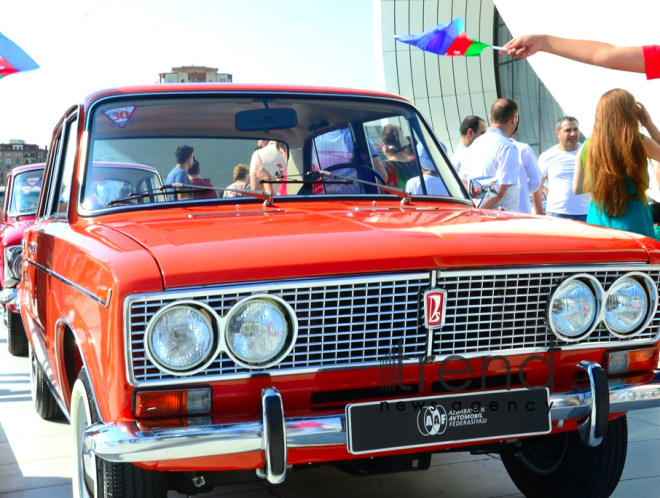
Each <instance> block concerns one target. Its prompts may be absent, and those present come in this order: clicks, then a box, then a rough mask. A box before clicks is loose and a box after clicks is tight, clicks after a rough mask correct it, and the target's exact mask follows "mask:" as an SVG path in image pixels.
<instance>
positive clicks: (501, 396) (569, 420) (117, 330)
mask: <svg viewBox="0 0 660 498" xmlns="http://www.w3.org/2000/svg"><path fill="white" fill-rule="evenodd" d="M385 126H390V127H394V128H389V130H390V132H391V133H393V134H394V135H396V136H397V137H398V138H397V140H398V146H399V148H400V149H401V151H403V152H405V155H404V156H403V157H404V158H405V160H401V161H400V160H397V161H387V160H384V159H379V158H378V154H377V153H376V145H377V144H378V143H379V138H378V137H379V136H380V131H381V130H382V129H383V127H385ZM392 130H394V131H392ZM105 161H121V162H122V163H124V164H142V165H149V166H151V167H153V168H156V169H157V171H158V172H159V173H160V175H161V176H162V177H163V178H166V177H167V178H168V180H166V181H165V185H157V184H155V183H153V182H150V181H146V182H144V181H140V180H136V181H131V180H127V181H125V182H122V183H121V184H120V185H116V186H117V187H118V189H117V191H116V192H114V193H113V195H112V198H109V197H108V196H106V193H105V191H104V190H103V189H102V191H101V193H99V190H98V180H99V175H100V172H99V170H98V164H100V163H102V162H105ZM195 162H197V163H198V164H197V165H195ZM384 163H387V164H384ZM241 165H247V166H241ZM193 166H194V168H193V170H191V169H190V168H191V167H193ZM246 170H247V171H246ZM392 170H395V171H396V172H397V179H398V180H397V181H398V183H400V184H401V185H405V189H399V188H395V187H392V186H387V185H384V179H383V176H385V175H387V172H389V171H392ZM248 172H249V173H248ZM186 173H190V174H191V175H192V176H193V178H192V179H191V178H190V177H189V176H188V175H187V174H186ZM201 178H204V180H201ZM44 186H45V190H44V195H43V196H42V198H41V200H40V203H39V208H38V213H37V222H36V223H35V225H34V226H33V227H31V228H30V229H29V230H28V231H27V232H26V241H25V243H24V244H25V246H24V251H23V265H22V281H21V283H20V285H19V290H18V296H17V300H18V303H19V304H20V310H21V314H22V316H23V322H24V323H25V326H26V330H27V332H28V337H29V342H30V354H31V366H32V368H31V372H32V376H31V378H32V382H33V389H32V391H33V395H34V402H35V407H36V409H37V411H38V412H39V414H40V415H41V416H42V417H44V418H54V417H57V416H59V415H60V411H61V412H62V413H63V414H64V415H65V416H66V417H67V418H68V419H69V420H70V421H71V424H72V437H73V448H74V456H73V475H74V479H73V489H74V494H75V496H87V495H91V496H125V495H126V496H165V495H166V493H167V489H175V490H178V491H180V492H182V493H188V494H195V493H198V492H205V491H208V490H209V489H210V488H212V487H213V486H215V485H218V484H224V483H231V482H237V481H239V480H244V479H247V478H250V479H266V480H268V481H269V482H271V483H280V482H282V481H283V480H284V479H285V477H286V475H287V473H288V472H290V471H292V470H294V471H295V470H298V469H304V468H309V467H312V466H314V465H319V464H332V465H335V466H337V467H338V468H340V469H343V470H346V471H348V472H352V473H355V474H362V475H365V474H374V473H377V472H391V471H397V470H424V469H426V468H428V467H429V465H430V461H431V455H432V454H433V453H438V452H445V451H472V452H489V453H499V454H500V455H501V458H502V461H503V463H504V466H505V468H506V470H507V472H508V473H509V475H510V476H511V478H512V479H513V480H514V482H515V483H516V485H517V486H518V487H519V488H520V489H521V491H522V492H523V493H525V494H526V495H527V496H540V495H543V496H546V495H547V496H569V495H570V496H592V497H593V496H609V494H611V493H612V491H613V490H614V488H615V487H616V485H617V483H618V481H619V479H620V476H621V472H622V470H623V466H624V463H625V457H626V451H627V426H626V412H627V411H630V410H636V409H640V408H646V407H651V406H658V405H659V404H660V375H659V373H658V372H657V370H656V368H657V363H658V344H659V343H658V340H659V330H658V327H659V325H660V313H659V312H658V290H657V289H658V283H659V282H660V244H659V243H658V242H656V241H654V240H651V239H648V238H645V237H642V236H638V235H634V234H630V233H626V232H622V231H615V230H610V229H604V228H600V227H596V226H590V225H587V224H585V223H578V222H571V221H567V220H561V219H556V218H554V219H551V218H544V217H535V216H528V215H521V214H516V213H508V212H502V211H491V210H483V209H478V208H475V206H474V203H473V201H472V199H471V198H470V197H469V196H468V194H467V192H466V191H465V189H464V188H463V186H462V184H461V182H460V180H459V179H458V178H457V176H456V174H455V172H454V170H453V167H452V166H451V164H450V161H449V160H448V158H447V156H446V154H445V153H444V152H443V151H442V149H441V147H440V146H439V142H438V141H437V139H436V138H435V137H434V135H433V132H432V131H431V129H430V127H429V126H428V124H427V122H426V121H425V119H424V117H423V116H421V115H420V114H419V113H418V112H417V111H416V110H415V108H414V107H413V106H412V105H411V104H410V103H409V102H408V101H407V100H406V99H404V98H402V97H399V96H396V95H389V94H384V93H378V92H369V91H357V90H350V89H329V88H307V87H305V88H301V87H277V86H259V85H237V84H232V85H224V84H223V85H215V84H208V85H203V86H200V85H154V86H143V87H135V88H120V89H114V90H105V91H101V92H98V93H96V94H93V95H91V96H89V97H87V98H86V99H85V100H84V101H83V102H82V103H81V104H80V105H76V106H74V107H71V108H70V109H69V110H68V111H67V112H66V113H65V114H64V116H63V117H62V119H61V120H60V122H59V123H58V124H57V126H56V128H55V131H54V134H53V141H52V145H51V148H50V155H49V157H48V162H47V168H46V175H45V181H44ZM198 194H204V195H198ZM209 194H210V195H209ZM100 197H101V198H100Z"/></svg>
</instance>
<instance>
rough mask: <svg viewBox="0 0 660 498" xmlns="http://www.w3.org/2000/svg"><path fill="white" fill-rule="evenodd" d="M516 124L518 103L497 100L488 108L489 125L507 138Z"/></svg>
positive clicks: (509, 100)
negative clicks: (500, 131)
mask: <svg viewBox="0 0 660 498" xmlns="http://www.w3.org/2000/svg"><path fill="white" fill-rule="evenodd" d="M517 123H518V103H517V102H516V101H515V100H511V99H497V100H496V101H495V102H493V105H492V106H491V107H490V124H491V126H492V127H493V128H499V129H500V130H502V132H504V134H505V135H507V136H509V135H511V133H512V132H513V130H514V129H515V128H516V124H517Z"/></svg>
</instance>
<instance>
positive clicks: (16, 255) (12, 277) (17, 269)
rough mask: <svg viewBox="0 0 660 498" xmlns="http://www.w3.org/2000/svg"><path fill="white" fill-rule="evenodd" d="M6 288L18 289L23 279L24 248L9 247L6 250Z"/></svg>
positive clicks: (18, 246) (19, 246) (4, 255)
mask: <svg viewBox="0 0 660 498" xmlns="http://www.w3.org/2000/svg"><path fill="white" fill-rule="evenodd" d="M3 257H4V282H3V283H4V287H16V286H17V285H18V284H19V283H20V281H21V278H22V276H23V275H22V271H23V247H22V246H21V245H14V246H7V247H5V250H4V254H3Z"/></svg>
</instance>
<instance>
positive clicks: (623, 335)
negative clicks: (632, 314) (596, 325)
mask: <svg viewBox="0 0 660 498" xmlns="http://www.w3.org/2000/svg"><path fill="white" fill-rule="evenodd" d="M625 279H632V280H635V281H636V282H637V283H638V284H640V285H641V286H642V289H643V290H644V291H645V293H646V299H647V309H646V316H645V317H644V319H643V320H642V321H641V322H640V324H639V325H638V326H637V327H635V328H634V329H632V330H631V331H630V332H618V331H616V330H614V329H613V328H612V327H611V326H610V324H609V323H608V321H607V318H606V310H605V304H606V303H607V299H608V298H609V297H610V295H611V294H612V289H614V287H615V286H616V285H617V283H618V282H620V281H621V280H625ZM657 307H658V289H657V287H656V285H655V282H654V281H653V279H652V278H651V277H650V276H649V275H648V274H646V273H643V272H629V273H626V274H625V275H621V276H620V277H619V278H617V279H616V280H615V281H614V282H612V285H610V287H609V288H608V290H607V292H606V293H605V296H604V299H603V307H602V308H603V309H602V322H603V324H604V325H605V327H606V328H607V331H608V332H609V333H610V334H612V335H613V336H614V337H618V338H620V339H630V338H632V337H635V336H637V335H639V334H641V333H642V332H643V331H644V330H645V329H646V327H648V325H649V324H650V323H651V321H652V320H653V317H654V316H655V313H656V311H657Z"/></svg>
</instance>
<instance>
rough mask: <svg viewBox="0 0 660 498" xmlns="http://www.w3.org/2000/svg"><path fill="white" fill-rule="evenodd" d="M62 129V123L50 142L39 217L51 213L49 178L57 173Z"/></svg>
mask: <svg viewBox="0 0 660 498" xmlns="http://www.w3.org/2000/svg"><path fill="white" fill-rule="evenodd" d="M63 130H64V125H62V126H60V128H59V130H57V134H56V136H55V139H54V140H53V142H52V144H51V148H50V150H51V151H50V154H49V155H48V165H47V167H46V176H45V178H44V187H45V188H44V192H43V195H44V202H43V203H42V204H41V208H40V212H39V214H38V217H39V218H49V217H50V214H51V205H52V198H53V189H52V188H51V187H50V185H51V184H52V182H51V178H53V177H54V176H56V175H57V165H58V164H59V162H60V157H59V156H60V153H61V149H62V133H63Z"/></svg>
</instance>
